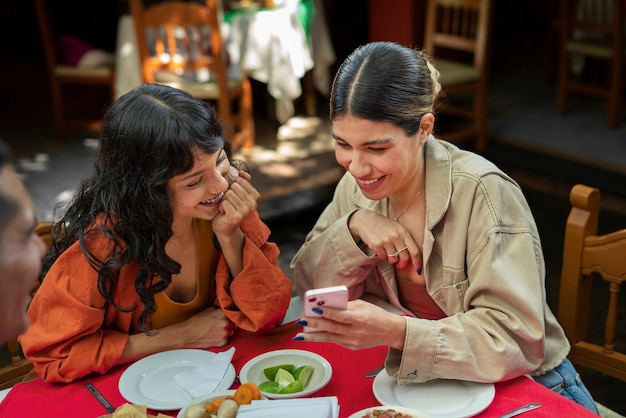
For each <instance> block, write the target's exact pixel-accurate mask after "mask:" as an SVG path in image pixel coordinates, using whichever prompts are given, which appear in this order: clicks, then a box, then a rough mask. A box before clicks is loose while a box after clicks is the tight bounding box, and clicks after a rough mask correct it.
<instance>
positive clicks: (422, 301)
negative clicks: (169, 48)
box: [292, 42, 597, 413]
mask: <svg viewBox="0 0 626 418" xmlns="http://www.w3.org/2000/svg"><path fill="white" fill-rule="evenodd" d="M438 77H439V72H438V71H437V69H436V68H435V66H434V65H433V63H432V61H431V60H430V58H429V57H428V56H427V55H425V54H424V53H423V52H422V51H419V50H415V49H412V48H407V47H404V46H401V45H398V44H395V43H391V42H373V43H370V44H367V45H365V46H362V47H359V48H357V49H356V50H355V51H354V52H353V53H352V54H351V55H350V56H349V57H348V58H347V59H346V60H345V61H344V63H343V64H342V65H341V67H340V68H339V70H338V73H337V76H336V77H335V79H334V81H333V86H332V91H331V97H330V119H331V120H332V123H333V138H334V139H335V156H336V158H337V161H338V162H339V164H341V165H342V166H343V167H344V168H345V169H346V171H347V173H346V174H345V175H344V177H343V178H342V179H341V181H340V182H339V184H338V185H337V187H336V189H335V194H334V197H333V200H332V202H331V203H330V204H329V205H328V206H327V207H326V209H325V210H324V212H323V213H322V214H321V216H320V218H319V219H318V220H317V223H316V224H315V226H314V227H313V230H312V231H311V232H310V233H309V234H308V235H307V237H306V240H305V243H304V244H303V246H302V247H301V248H300V250H299V252H298V253H297V254H296V255H295V257H294V259H293V260H292V267H293V268H294V281H295V285H296V289H297V291H298V294H299V295H300V297H302V295H303V294H304V292H305V291H306V290H308V289H311V288H317V287H324V286H335V285H339V284H345V285H347V286H348V288H349V289H350V299H352V301H351V302H349V304H348V309H347V310H346V311H339V310H337V309H332V308H321V309H319V311H320V312H321V313H322V318H302V319H301V320H300V321H299V322H298V323H299V324H300V325H307V324H308V325H310V326H312V327H314V328H317V329H321V330H323V331H324V332H302V333H299V334H298V335H297V336H296V337H295V339H296V340H306V341H332V342H335V343H337V344H340V345H342V346H345V347H348V348H351V349H359V348H366V347H373V346H387V347H388V348H389V351H388V355H387V359H386V361H385V368H386V371H387V373H388V374H389V376H394V377H395V378H396V380H397V382H398V384H399V385H402V384H407V383H420V382H425V381H428V380H431V379H438V378H442V379H459V380H468V381H476V382H497V381H501V380H508V379H512V378H514V377H517V376H522V375H525V374H530V375H531V376H532V377H533V378H534V379H535V380H536V381H537V382H539V383H541V384H542V385H544V386H546V387H548V388H549V389H552V390H555V391H556V392H558V393H560V394H561V395H563V396H565V397H567V398H569V399H571V400H573V401H574V402H577V403H579V404H581V405H583V406H584V407H586V408H588V409H590V410H592V411H593V412H595V413H597V409H596V406H595V403H594V401H593V398H592V396H591V394H590V393H589V391H588V390H587V388H586V387H585V385H584V384H583V382H582V381H581V379H580V376H579V375H578V373H577V372H576V370H575V369H574V367H573V366H572V363H571V362H570V361H569V360H568V359H567V354H568V353H569V349H570V345H569V342H568V340H567V338H566V337H565V333H564V332H563V329H562V328H561V326H560V324H559V323H558V322H557V320H556V318H555V316H554V314H553V313H552V312H551V310H550V308H549V306H548V304H547V302H546V291H545V265H544V259H543V251H542V248H541V240H540V238H539V233H538V231H537V227H536V225H535V220H534V218H533V215H532V212H531V210H530V208H529V206H528V203H527V202H526V199H525V197H524V194H523V192H522V190H521V188H520V187H519V185H518V184H517V183H516V182H515V181H514V180H513V179H512V178H511V177H510V176H508V175H506V174H505V173H503V172H502V171H501V170H500V169H498V168H497V167H496V166H495V165H494V164H493V163H491V162H489V161H488V160H486V159H485V158H483V157H482V156H480V155H478V154H475V153H472V152H469V151H465V150H462V149H460V148H458V147H457V146H455V145H453V144H451V143H449V142H446V141H443V140H440V139H438V138H436V137H435V136H434V135H433V132H434V125H435V116H434V108H435V100H436V98H437V95H438V93H439V91H440V89H441V86H440V84H439V81H438ZM318 313H319V312H318Z"/></svg>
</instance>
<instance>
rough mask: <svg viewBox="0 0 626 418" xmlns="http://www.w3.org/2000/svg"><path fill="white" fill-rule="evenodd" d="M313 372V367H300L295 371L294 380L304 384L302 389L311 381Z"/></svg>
mask: <svg viewBox="0 0 626 418" xmlns="http://www.w3.org/2000/svg"><path fill="white" fill-rule="evenodd" d="M313 370H315V369H314V368H313V367H312V366H300V367H298V368H297V369H296V370H294V371H293V377H294V379H296V380H299V381H300V382H302V387H304V386H306V383H307V382H308V381H309V377H311V374H312V373H313Z"/></svg>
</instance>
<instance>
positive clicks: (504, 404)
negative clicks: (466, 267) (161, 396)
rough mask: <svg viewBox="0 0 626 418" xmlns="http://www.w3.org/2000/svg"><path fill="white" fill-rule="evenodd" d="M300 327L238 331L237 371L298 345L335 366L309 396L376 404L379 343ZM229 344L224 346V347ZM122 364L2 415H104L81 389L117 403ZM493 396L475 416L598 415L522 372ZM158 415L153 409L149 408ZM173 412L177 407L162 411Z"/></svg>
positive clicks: (34, 386)
mask: <svg viewBox="0 0 626 418" xmlns="http://www.w3.org/2000/svg"><path fill="white" fill-rule="evenodd" d="M298 330H299V328H298V327H296V326H295V325H294V324H293V323H290V324H287V325H284V326H282V327H280V328H278V329H277V330H276V331H274V332H272V333H271V334H266V335H251V334H246V333H239V334H237V335H235V336H234V337H233V338H232V339H231V345H234V346H235V347H236V348H237V350H236V352H235V355H234V357H233V365H234V366H235V369H236V370H237V371H239V370H241V368H242V367H243V365H244V364H245V363H246V362H247V361H248V360H250V359H251V358H253V357H254V356H256V355H258V354H261V353H264V352H267V351H271V350H277V349H285V348H297V349H304V350H310V351H313V352H315V353H318V354H320V355H322V356H323V357H325V358H326V359H328V361H329V362H330V363H331V365H332V367H333V377H332V379H331V380H330V382H329V383H328V385H327V386H326V387H324V388H323V389H322V390H320V391H319V392H317V393H315V394H314V395H313V396H332V395H335V396H337V397H338V398H339V405H340V410H341V412H340V417H341V418H344V417H348V416H350V414H352V413H354V412H356V411H359V410H360V409H363V408H366V407H369V406H375V405H379V403H378V402H377V401H376V398H375V397H374V394H373V392H372V383H373V381H374V380H373V379H372V378H365V376H364V375H365V373H366V372H368V371H370V370H372V369H374V368H375V367H377V366H379V365H381V364H382V362H383V360H384V359H385V355H386V352H387V350H386V349H385V348H382V347H377V348H372V349H368V350H361V351H351V350H347V349H344V348H342V347H340V346H337V345H335V344H330V343H307V342H303V341H292V340H291V338H292V337H293V335H295V333H296V332H297V331H298ZM229 347H230V345H229V346H228V347H224V348H223V349H221V350H219V351H222V350H225V349H227V348H229ZM125 369H126V367H125V366H121V367H116V368H115V369H113V370H111V371H110V372H109V373H107V374H106V375H104V376H92V377H87V378H84V379H81V380H79V381H76V382H73V383H70V384H60V383H56V384H50V383H44V382H42V381H41V380H34V381H31V382H25V383H20V384H18V385H16V386H14V387H13V388H12V389H11V391H10V392H9V393H8V395H7V396H6V398H5V399H4V401H3V402H2V403H1V404H0V417H2V418H4V417H6V418H31V417H33V418H35V417H37V418H38V417H47V418H54V417H63V418H68V417H81V418H84V417H98V416H100V415H104V414H106V411H105V410H104V408H103V407H102V406H101V405H100V404H99V403H98V401H97V400H96V399H95V398H94V397H93V396H92V395H91V394H90V393H89V391H88V390H87V389H86V388H85V385H86V384H87V383H93V384H94V385H95V386H96V388H98V390H99V391H100V392H101V393H102V394H103V395H104V397H105V398H107V399H108V400H109V402H111V404H113V406H114V407H116V408H117V407H119V406H120V405H122V404H124V403H125V402H126V400H125V399H124V398H123V397H122V395H121V394H120V392H119V390H118V386H117V385H118V381H119V378H120V375H121V374H122V373H123V371H124V370H125ZM495 387H496V396H495V399H494V401H493V402H492V404H491V405H490V406H489V407H488V408H487V409H486V410H485V411H483V412H482V413H481V414H479V415H478V417H481V418H482V417H498V416H500V415H502V414H503V413H505V412H508V411H510V410H512V409H514V408H516V407H518V406H521V405H524V404H526V403H528V402H539V403H541V405H542V406H541V408H539V409H536V410H534V411H530V412H527V413H526V414H524V417H525V418H526V417H528V418H532V417H555V416H569V417H577V418H579V417H597V415H595V414H593V413H591V412H590V411H588V410H587V409H585V408H583V407H581V406H579V405H578V404H576V403H574V402H571V401H569V400H568V399H565V398H563V397H562V396H560V395H557V394H556V393H554V392H552V391H550V390H548V389H546V388H545V387H543V386H541V385H540V384H538V383H536V382H534V381H533V380H531V379H528V378H526V377H519V378H517V379H513V380H510V381H507V382H500V383H496V385H495ZM149 412H151V413H153V414H156V412H157V411H149ZM161 412H164V413H167V414H168V415H171V416H173V417H175V416H176V414H177V413H178V411H169V412H167V411H161Z"/></svg>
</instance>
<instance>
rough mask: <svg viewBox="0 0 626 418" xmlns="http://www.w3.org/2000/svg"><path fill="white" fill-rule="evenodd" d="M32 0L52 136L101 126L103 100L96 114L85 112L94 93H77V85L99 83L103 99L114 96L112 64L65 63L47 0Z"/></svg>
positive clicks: (108, 99)
mask: <svg viewBox="0 0 626 418" xmlns="http://www.w3.org/2000/svg"><path fill="white" fill-rule="evenodd" d="M33 2H34V6H35V14H36V17H37V24H38V26H39V32H40V35H41V45H42V48H43V52H44V58H45V64H46V72H47V74H48V80H49V84H50V95H51V112H52V118H53V123H54V136H55V138H56V139H57V140H59V141H60V140H62V139H64V138H65V136H66V133H67V130H68V129H77V130H89V131H97V130H98V129H100V127H101V119H102V113H103V112H104V105H105V104H106V103H103V107H102V109H101V110H98V113H97V114H96V113H95V111H94V113H93V115H90V114H85V109H90V108H92V106H91V105H92V101H93V96H92V95H91V94H89V93H87V94H82V95H81V94H77V92H76V91H75V90H76V86H78V87H80V86H100V87H98V88H99V89H100V88H101V89H102V90H103V93H104V94H103V98H105V101H110V100H113V99H114V98H115V72H114V67H113V66H112V65H111V66H101V67H93V68H80V67H77V66H73V65H69V64H66V63H64V62H63V60H62V59H61V55H60V52H59V49H58V36H57V32H56V30H55V27H54V25H53V21H52V18H51V14H50V10H49V9H48V0H33ZM71 86H74V91H70V90H69V88H70V87H71Z"/></svg>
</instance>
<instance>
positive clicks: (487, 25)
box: [424, 0, 493, 151]
mask: <svg viewBox="0 0 626 418" xmlns="http://www.w3.org/2000/svg"><path fill="white" fill-rule="evenodd" d="M492 6H493V2H492V1H491V0H429V1H428V5H427V10H426V31H425V34H424V49H425V52H426V53H427V54H428V55H429V56H431V57H432V58H433V59H434V61H435V67H437V69H438V70H439V72H440V73H441V75H440V78H439V82H440V83H441V87H442V97H441V99H440V102H439V104H438V106H437V111H438V112H440V113H443V114H446V113H448V114H451V115H453V116H459V117H461V118H463V119H465V120H468V121H469V126H465V125H463V126H460V127H458V128H456V129H452V130H444V131H443V132H442V133H441V135H440V137H441V138H442V139H446V140H449V141H452V142H458V141H461V140H466V139H472V138H473V139H474V140H475V148H476V150H478V151H484V150H485V149H486V148H487V142H488V129H487V70H488V67H489V55H490V54H489V53H490V32H491V26H492V20H493V17H492V14H493V12H492ZM467 94H470V95H471V96H472V103H471V105H467V104H466V103H462V102H457V103H454V102H453V99H454V96H459V95H461V97H463V96H465V95H467Z"/></svg>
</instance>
